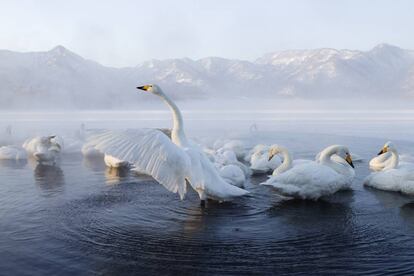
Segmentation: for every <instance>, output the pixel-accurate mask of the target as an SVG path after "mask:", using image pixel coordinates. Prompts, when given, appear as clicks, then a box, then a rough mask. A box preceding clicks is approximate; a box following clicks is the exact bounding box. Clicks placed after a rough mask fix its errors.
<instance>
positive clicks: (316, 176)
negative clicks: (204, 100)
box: [0, 84, 414, 203]
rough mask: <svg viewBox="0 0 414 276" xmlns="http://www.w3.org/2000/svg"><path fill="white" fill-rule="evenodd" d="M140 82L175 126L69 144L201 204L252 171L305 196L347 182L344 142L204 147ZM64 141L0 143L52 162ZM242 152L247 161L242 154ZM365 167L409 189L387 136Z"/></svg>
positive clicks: (225, 196) (235, 193) (12, 154)
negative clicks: (297, 151)
mask: <svg viewBox="0 0 414 276" xmlns="http://www.w3.org/2000/svg"><path fill="white" fill-rule="evenodd" d="M137 88H138V89H139V90H142V91H146V92H149V93H152V94H154V95H156V96H158V97H160V98H161V99H162V100H163V101H164V102H165V103H166V104H167V106H168V107H169V108H170V109H171V111H172V115H173V127H172V130H171V131H170V132H169V131H165V130H161V129H138V130H124V131H99V132H98V133H95V134H94V135H92V136H91V137H90V138H89V140H88V142H87V143H82V145H80V144H79V142H74V143H73V144H76V147H77V148H81V151H82V153H83V154H84V155H85V156H86V157H94V156H95V157H96V156H99V157H103V158H104V161H105V163H106V165H107V166H108V167H115V168H123V167H127V168H132V169H133V170H135V171H137V172H139V173H144V174H148V175H150V176H152V177H153V178H154V179H155V180H156V181H158V182H159V183H160V184H162V185H163V186H164V187H165V188H166V189H168V190H169V191H171V192H173V193H178V194H179V196H180V198H181V199H183V198H184V197H185V195H186V193H187V186H188V185H190V186H191V187H192V188H193V189H194V190H195V192H196V193H197V194H198V196H199V197H200V200H201V202H202V203H204V202H205V200H206V199H213V200H219V201H222V200H229V199H233V198H235V197H240V196H243V195H247V194H249V192H248V191H247V190H245V189H243V187H244V184H245V182H246V180H247V178H248V177H249V176H250V175H251V174H260V173H266V174H267V173H270V172H272V175H271V176H270V178H269V179H268V180H267V181H265V182H263V183H261V184H263V185H268V186H272V187H273V188H275V189H277V190H278V191H279V192H280V193H282V194H284V195H288V196H293V197H298V198H302V199H318V198H319V197H321V196H324V195H329V194H333V193H335V192H337V191H339V190H342V189H347V188H350V186H351V183H352V181H353V178H354V176H355V171H354V165H353V162H352V157H351V153H350V151H349V150H348V148H347V147H345V146H342V145H333V146H329V147H327V148H325V149H324V150H322V151H321V152H320V153H319V154H318V155H317V156H316V158H315V160H301V159H296V160H293V159H292V156H291V154H290V153H289V151H288V150H287V149H286V148H284V147H282V146H279V145H273V146H266V145H257V146H256V147H254V148H253V149H252V150H251V151H247V149H246V147H245V146H244V145H243V143H242V142H241V141H224V142H223V141H220V142H216V143H215V145H214V149H212V150H210V149H205V150H203V149H202V148H201V147H200V146H198V145H197V144H195V143H194V142H192V141H191V140H189V139H188V138H187V136H186V134H185V132H184V122H183V118H182V115H181V112H180V110H179V109H178V107H177V106H176V104H175V103H174V102H173V101H172V100H171V99H170V98H169V97H168V96H167V95H166V94H165V93H164V92H163V91H162V90H161V88H160V87H159V86H157V85H152V84H151V85H144V86H140V87H137ZM83 136H84V135H83ZM82 139H84V137H83V138H82ZM62 147H63V141H62V140H60V139H59V138H58V137H56V136H46V137H36V138H33V139H31V140H28V141H26V142H25V143H24V144H23V148H20V147H16V146H4V147H0V159H2V158H9V159H19V158H26V156H27V155H30V156H33V157H34V158H35V159H36V160H37V161H38V162H39V163H52V164H54V163H55V162H56V160H57V159H58V157H59V154H60V152H61V150H62ZM23 149H24V150H23ZM279 155H280V156H281V158H280V157H279ZM243 159H244V161H246V162H248V163H250V167H248V166H246V165H245V164H244V163H242V162H240V161H239V160H243ZM370 167H371V168H372V169H373V170H375V171H377V172H374V173H372V174H371V175H370V176H368V177H367V178H366V180H365V182H364V184H365V185H368V186H373V187H376V188H379V189H385V190H392V191H401V192H407V193H414V165H413V164H407V163H401V164H400V163H399V156H398V153H397V150H396V148H395V146H394V145H393V144H392V143H387V144H385V146H384V148H383V149H382V150H381V152H380V156H379V157H377V158H374V159H373V160H371V162H370Z"/></svg>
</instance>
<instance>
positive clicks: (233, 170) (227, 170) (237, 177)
mask: <svg viewBox="0 0 414 276" xmlns="http://www.w3.org/2000/svg"><path fill="white" fill-rule="evenodd" d="M219 174H220V176H221V177H222V178H223V179H224V180H225V181H226V182H227V183H229V184H231V185H233V186H236V187H240V188H243V187H244V183H245V182H246V175H245V174H244V172H243V171H242V170H241V169H240V167H238V166H237V165H234V164H229V165H225V166H222V167H221V168H219Z"/></svg>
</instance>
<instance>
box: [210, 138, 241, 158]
mask: <svg viewBox="0 0 414 276" xmlns="http://www.w3.org/2000/svg"><path fill="white" fill-rule="evenodd" d="M213 148H214V149H215V150H216V152H224V151H227V150H231V151H233V152H234V153H235V154H236V157H237V158H238V159H243V158H244V156H245V155H246V146H245V144H244V143H243V142H242V141H240V140H217V141H216V142H215V143H214V145H213Z"/></svg>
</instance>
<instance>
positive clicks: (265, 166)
mask: <svg viewBox="0 0 414 276" xmlns="http://www.w3.org/2000/svg"><path fill="white" fill-rule="evenodd" d="M268 152H269V146H267V145H262V144H259V145H256V146H255V147H254V148H253V149H252V150H251V151H250V152H249V153H248V154H247V155H246V158H245V160H246V161H247V162H249V163H250V169H251V170H252V173H253V174H266V173H269V172H272V171H273V170H275V169H276V168H277V167H278V166H280V165H281V164H282V161H281V159H280V158H279V156H274V157H273V158H272V159H270V160H269V154H268Z"/></svg>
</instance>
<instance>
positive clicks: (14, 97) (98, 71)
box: [0, 44, 414, 109]
mask: <svg viewBox="0 0 414 276" xmlns="http://www.w3.org/2000/svg"><path fill="white" fill-rule="evenodd" d="M149 82H154V83H158V84H160V85H161V86H162V87H164V90H166V91H168V93H169V94H172V96H173V97H174V98H175V99H178V100H187V101H189V100H193V99H201V100H202V99H209V98H219V99H221V100H225V99H234V98H244V99H246V98H247V99H250V98H251V99H254V98H260V99H313V100H318V99H339V98H358V99H379V98H381V99H388V98H389V99H406V98H410V99H414V52H413V51H409V50H404V49H401V48H398V47H395V46H391V45H387V44H381V45H378V46H376V47H374V48H373V49H372V50H370V51H366V52H362V51H350V50H335V49H315V50H290V51H280V52H274V53H269V54H266V55H264V56H263V57H261V58H259V59H257V60H256V61H253V62H251V61H242V60H231V59H224V58H218V57H209V58H203V59H200V60H191V59H188V58H183V59H167V60H150V61H147V62H143V63H142V64H139V65H137V66H136V67H128V68H111V67H105V66H102V65H100V64H98V63H96V62H94V61H90V60H87V59H84V58H82V57H80V56H79V55H77V54H75V53H73V52H71V51H69V50H67V49H65V48H64V47H62V46H57V47H55V48H53V49H52V50H50V51H47V52H31V53H17V52H12V51H7V50H1V51H0V105H1V108H3V109H4V108H7V109H9V108H20V109H21V108H52V109H58V108H64V107H65V108H123V107H128V106H131V105H132V104H131V103H135V102H136V101H137V100H142V101H150V100H152V97H144V96H143V95H142V94H138V95H137V93H136V90H135V87H136V85H137V84H143V83H149Z"/></svg>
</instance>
